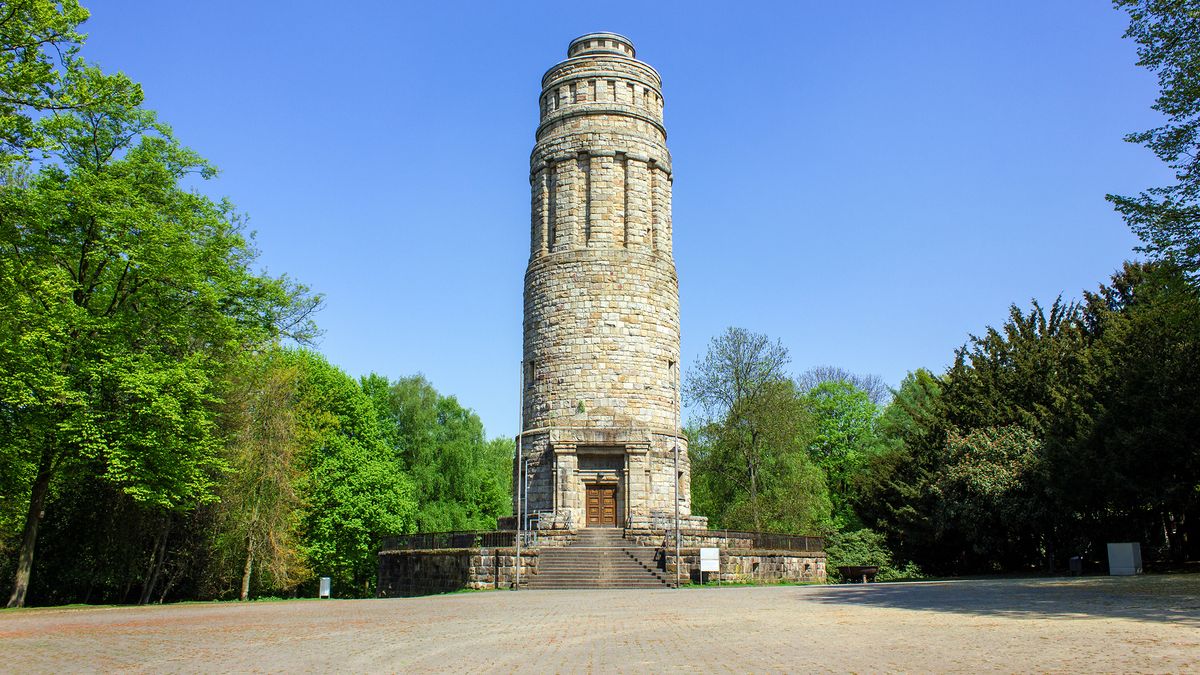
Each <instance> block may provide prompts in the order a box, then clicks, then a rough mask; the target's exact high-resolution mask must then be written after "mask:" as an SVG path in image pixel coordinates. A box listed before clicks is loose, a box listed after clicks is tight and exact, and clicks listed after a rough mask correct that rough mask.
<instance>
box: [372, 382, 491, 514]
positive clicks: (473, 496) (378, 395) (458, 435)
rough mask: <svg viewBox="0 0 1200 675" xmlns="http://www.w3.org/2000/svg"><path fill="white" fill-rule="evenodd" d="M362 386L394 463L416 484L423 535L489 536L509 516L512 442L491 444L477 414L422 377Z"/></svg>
mask: <svg viewBox="0 0 1200 675" xmlns="http://www.w3.org/2000/svg"><path fill="white" fill-rule="evenodd" d="M362 387H363V389H364V391H366V392H367V395H368V396H369V397H370V398H371V401H372V402H373V404H374V409H375V412H376V415H377V418H378V419H379V421H380V429H381V431H382V434H383V436H384V438H385V441H386V443H387V444H388V445H389V447H390V449H391V453H392V456H393V457H395V458H396V460H397V461H399V462H401V463H402V465H403V466H404V467H406V469H407V470H408V472H409V474H410V475H411V476H412V477H413V480H414V483H415V489H416V498H417V502H418V504H419V507H418V512H417V515H416V526H417V529H418V530H419V531H422V532H439V531H455V530H484V529H492V528H494V527H496V519H497V518H498V517H500V516H504V515H508V514H509V513H511V510H512V501H511V494H512V493H511V485H512V458H513V452H514V446H513V444H512V442H511V441H508V440H501V439H496V440H493V441H487V440H486V439H485V437H484V429H483V423H482V422H481V421H480V419H479V416H478V415H476V414H475V413H474V412H472V411H471V410H469V409H467V408H463V407H462V406H461V405H459V403H458V401H457V399H455V398H454V397H453V396H442V395H441V394H439V393H438V392H437V390H436V389H434V388H433V386H432V385H431V384H430V383H429V381H428V380H426V379H425V378H424V377H422V376H420V375H417V376H413V377H404V378H400V379H399V380H397V381H395V382H389V381H388V379H387V378H385V377H383V376H381V375H370V376H368V377H365V378H363V380H362ZM397 532H399V530H397Z"/></svg>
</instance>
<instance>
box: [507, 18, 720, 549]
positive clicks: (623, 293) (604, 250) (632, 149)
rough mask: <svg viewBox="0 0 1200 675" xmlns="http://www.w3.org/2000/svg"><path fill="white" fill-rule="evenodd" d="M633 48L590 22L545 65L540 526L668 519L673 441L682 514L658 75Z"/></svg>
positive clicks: (532, 339) (527, 345) (531, 395)
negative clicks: (589, 28)
mask: <svg viewBox="0 0 1200 675" xmlns="http://www.w3.org/2000/svg"><path fill="white" fill-rule="evenodd" d="M635 55H636V52H635V51H634V47H633V43H632V42H630V41H629V39H628V38H625V37H623V36H621V35H617V34H615V33H589V34H587V35H584V36H582V37H579V38H577V39H575V40H573V41H572V42H571V44H570V45H569V46H568V48H567V59H566V60H565V61H563V62H561V63H559V64H558V65H556V66H554V67H553V68H551V69H550V70H549V71H547V72H546V74H545V75H544V76H543V77H542V93H541V97H540V99H539V109H540V111H541V116H540V123H539V125H538V128H537V137H536V138H537V140H536V144H535V145H534V148H533V153H532V156H531V157H530V183H531V185H532V229H531V237H530V240H531V248H530V257H529V267H528V269H527V271H526V273H525V321H524V363H523V368H524V387H523V394H522V406H523V419H524V425H523V429H522V438H523V441H522V450H523V453H522V454H523V456H524V457H526V458H527V459H528V460H529V462H530V468H529V474H528V482H529V490H528V501H527V504H526V510H527V512H529V513H531V514H536V515H537V517H538V519H539V521H540V523H541V526H542V527H546V526H547V524H548V523H553V525H554V526H557V527H569V528H577V527H589V526H593V527H594V526H602V527H603V526H624V527H653V526H658V527H669V526H670V523H671V522H673V518H674V513H675V501H674V499H675V485H674V483H673V478H674V449H675V444H676V443H678V444H679V455H680V457H679V468H680V471H681V482H680V486H679V499H680V511H681V513H682V514H683V515H684V516H685V517H686V516H689V514H690V504H691V501H690V497H689V493H690V490H689V472H688V462H687V446H686V441H685V439H683V438H681V437H677V435H676V429H677V426H676V425H677V421H676V420H677V415H678V409H679V392H678V389H677V387H676V381H677V375H678V373H677V372H676V371H677V368H678V363H679V287H678V281H677V279H676V276H675V263H674V260H673V259H672V255H671V180H672V171H671V157H670V153H669V152H668V150H667V144H666V130H665V129H664V127H663V121H662V111H663V97H662V88H661V87H662V83H661V79H660V77H659V74H658V72H657V71H655V70H654V68H652V67H650V66H649V65H647V64H645V63H643V62H641V61H639V60H637V58H636V57H635ZM700 520H701V521H702V519H700ZM688 524H689V525H697V524H701V523H699V522H697V519H690V518H689V523H688Z"/></svg>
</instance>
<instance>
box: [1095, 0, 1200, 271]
mask: <svg viewBox="0 0 1200 675" xmlns="http://www.w3.org/2000/svg"><path fill="white" fill-rule="evenodd" d="M1113 6H1114V7H1116V8H1118V9H1122V10H1124V11H1126V12H1127V13H1128V14H1129V28H1128V29H1127V30H1126V31H1125V37H1127V38H1131V39H1133V40H1134V41H1135V42H1137V45H1138V62H1137V63H1138V65H1139V66H1142V67H1145V68H1147V69H1149V70H1150V71H1151V72H1153V73H1155V74H1157V76H1158V86H1159V96H1158V98H1157V99H1156V100H1155V102H1154V105H1153V106H1152V107H1153V108H1154V109H1155V110H1157V111H1158V112H1160V113H1162V114H1163V116H1164V117H1165V118H1166V123H1165V124H1163V125H1162V126H1159V127H1155V128H1153V129H1149V130H1146V131H1140V132H1137V133H1132V134H1129V135H1128V136H1126V137H1125V139H1126V140H1127V141H1129V142H1131V143H1139V144H1142V145H1145V146H1146V147H1147V148H1149V149H1150V150H1151V151H1152V152H1153V153H1154V154H1155V155H1156V156H1157V157H1158V158H1159V159H1160V160H1162V161H1163V162H1165V163H1166V164H1167V166H1169V167H1170V168H1171V169H1173V170H1174V171H1175V183H1173V184H1171V185H1166V186H1161V187H1153V188H1149V189H1147V190H1145V191H1143V192H1141V193H1140V194H1138V195H1137V196H1136V197H1127V196H1120V195H1108V200H1109V201H1110V202H1112V203H1113V205H1114V206H1115V207H1116V209H1117V211H1118V212H1120V213H1121V215H1122V216H1123V217H1124V218H1125V222H1126V223H1128V224H1129V227H1130V228H1131V229H1132V230H1133V231H1134V233H1135V234H1137V236H1138V237H1139V238H1140V239H1141V240H1142V242H1143V246H1142V249H1141V250H1144V251H1146V252H1149V253H1150V254H1152V255H1153V256H1156V257H1158V258H1164V259H1169V260H1172V261H1174V262H1175V264H1177V265H1178V266H1179V267H1180V268H1181V269H1183V270H1184V271H1185V272H1186V273H1187V274H1188V275H1189V276H1190V277H1191V279H1192V283H1193V284H1197V283H1200V203H1198V201H1197V200H1198V199H1200V7H1198V6H1197V5H1196V3H1195V2H1194V0H1114V2H1113Z"/></svg>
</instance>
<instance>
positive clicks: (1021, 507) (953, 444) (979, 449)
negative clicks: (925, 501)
mask: <svg viewBox="0 0 1200 675" xmlns="http://www.w3.org/2000/svg"><path fill="white" fill-rule="evenodd" d="M1040 445H1041V443H1040V441H1039V440H1038V439H1037V437H1035V436H1034V435H1033V434H1032V433H1030V432H1029V431H1028V430H1026V429H1022V428H1021V427H1018V426H1007V427H984V428H979V429H972V430H971V431H969V432H967V433H958V432H951V433H950V435H949V437H948V438H947V443H946V446H947V457H946V461H945V463H944V466H943V470H942V472H941V474H940V475H939V476H938V480H937V482H936V483H935V486H934V487H935V489H936V490H937V492H938V494H939V496H940V498H941V503H942V508H943V509H944V511H945V512H944V513H943V514H942V517H943V518H944V522H946V523H948V524H949V526H951V527H953V528H955V529H956V530H957V532H956V533H955V534H956V535H957V536H956V538H959V539H962V540H965V541H966V542H968V544H969V547H970V550H968V551H964V552H963V555H964V558H963V559H962V560H960V563H961V564H964V565H968V566H969V565H972V564H974V561H975V560H981V561H982V564H985V565H986V564H990V563H993V562H994V563H995V564H996V565H998V566H999V567H1001V568H1007V569H1013V568H1019V567H1021V566H1022V565H1023V564H1024V563H1026V562H1027V560H1028V555H1029V551H1030V549H1031V548H1032V547H1033V546H1036V545H1037V544H1038V543H1040V542H1037V541H1036V540H1035V541H1033V542H1031V541H1030V539H1031V538H1033V537H1035V536H1036V534H1037V533H1038V528H1040V526H1041V525H1042V524H1043V522H1044V517H1043V514H1042V513H1041V510H1042V509H1041V508H1040V506H1041V502H1040V500H1039V496H1040V495H1039V494H1038V491H1039V488H1041V486H1042V484H1043V481H1042V480H1041V478H1040V477H1039V476H1037V475H1036V472H1037V470H1038V463H1039V462H1040V461H1042V453H1041V452H1040Z"/></svg>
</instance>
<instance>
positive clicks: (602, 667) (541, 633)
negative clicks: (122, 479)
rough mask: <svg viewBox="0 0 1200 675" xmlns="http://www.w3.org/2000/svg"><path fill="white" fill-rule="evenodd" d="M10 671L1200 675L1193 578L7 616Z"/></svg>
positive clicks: (1197, 592)
mask: <svg viewBox="0 0 1200 675" xmlns="http://www.w3.org/2000/svg"><path fill="white" fill-rule="evenodd" d="M0 658H2V660H0V671H4V672H22V673H25V672H63V671H71V672H79V671H114V670H120V671H130V672H139V671H140V672H156V673H157V672H194V671H242V672H245V671H255V672H262V671H288V672H313V671H354V672H363V671H388V672H409V673H411V672H431V671H453V672H491V671H501V672H513V671H517V670H525V671H530V672H581V671H589V672H630V673H633V672H655V671H677V670H688V671H694V670H703V671H719V672H747V671H754V672H780V671H791V672H798V671H814V670H816V671H859V672H864V671H865V672H876V671H956V672H966V671H979V670H987V671H1006V672H1018V671H1021V672H1024V671H1071V672H1080V671H1120V672H1134V671H1152V672H1187V671H1197V670H1200V576H1198V575H1180V576H1150V577H1138V578H1085V579H1059V580H987V581H961V582H946V583H923V584H874V585H868V586H807V587H756V588H747V587H740V588H723V589H715V588H714V589H685V590H679V591H675V590H669V589H664V590H595V591H521V592H519V593H515V592H509V591H491V592H480V593H464V594H457V595H443V596H433V597H424V598H408V599H394V600H325V601H318V600H311V601H288V602H265V603H251V604H246V605H240V604H236V603H219V604H217V603H214V604H187V605H174V606H163V607H144V608H124V607H122V608H94V609H34V610H23V611H0Z"/></svg>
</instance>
